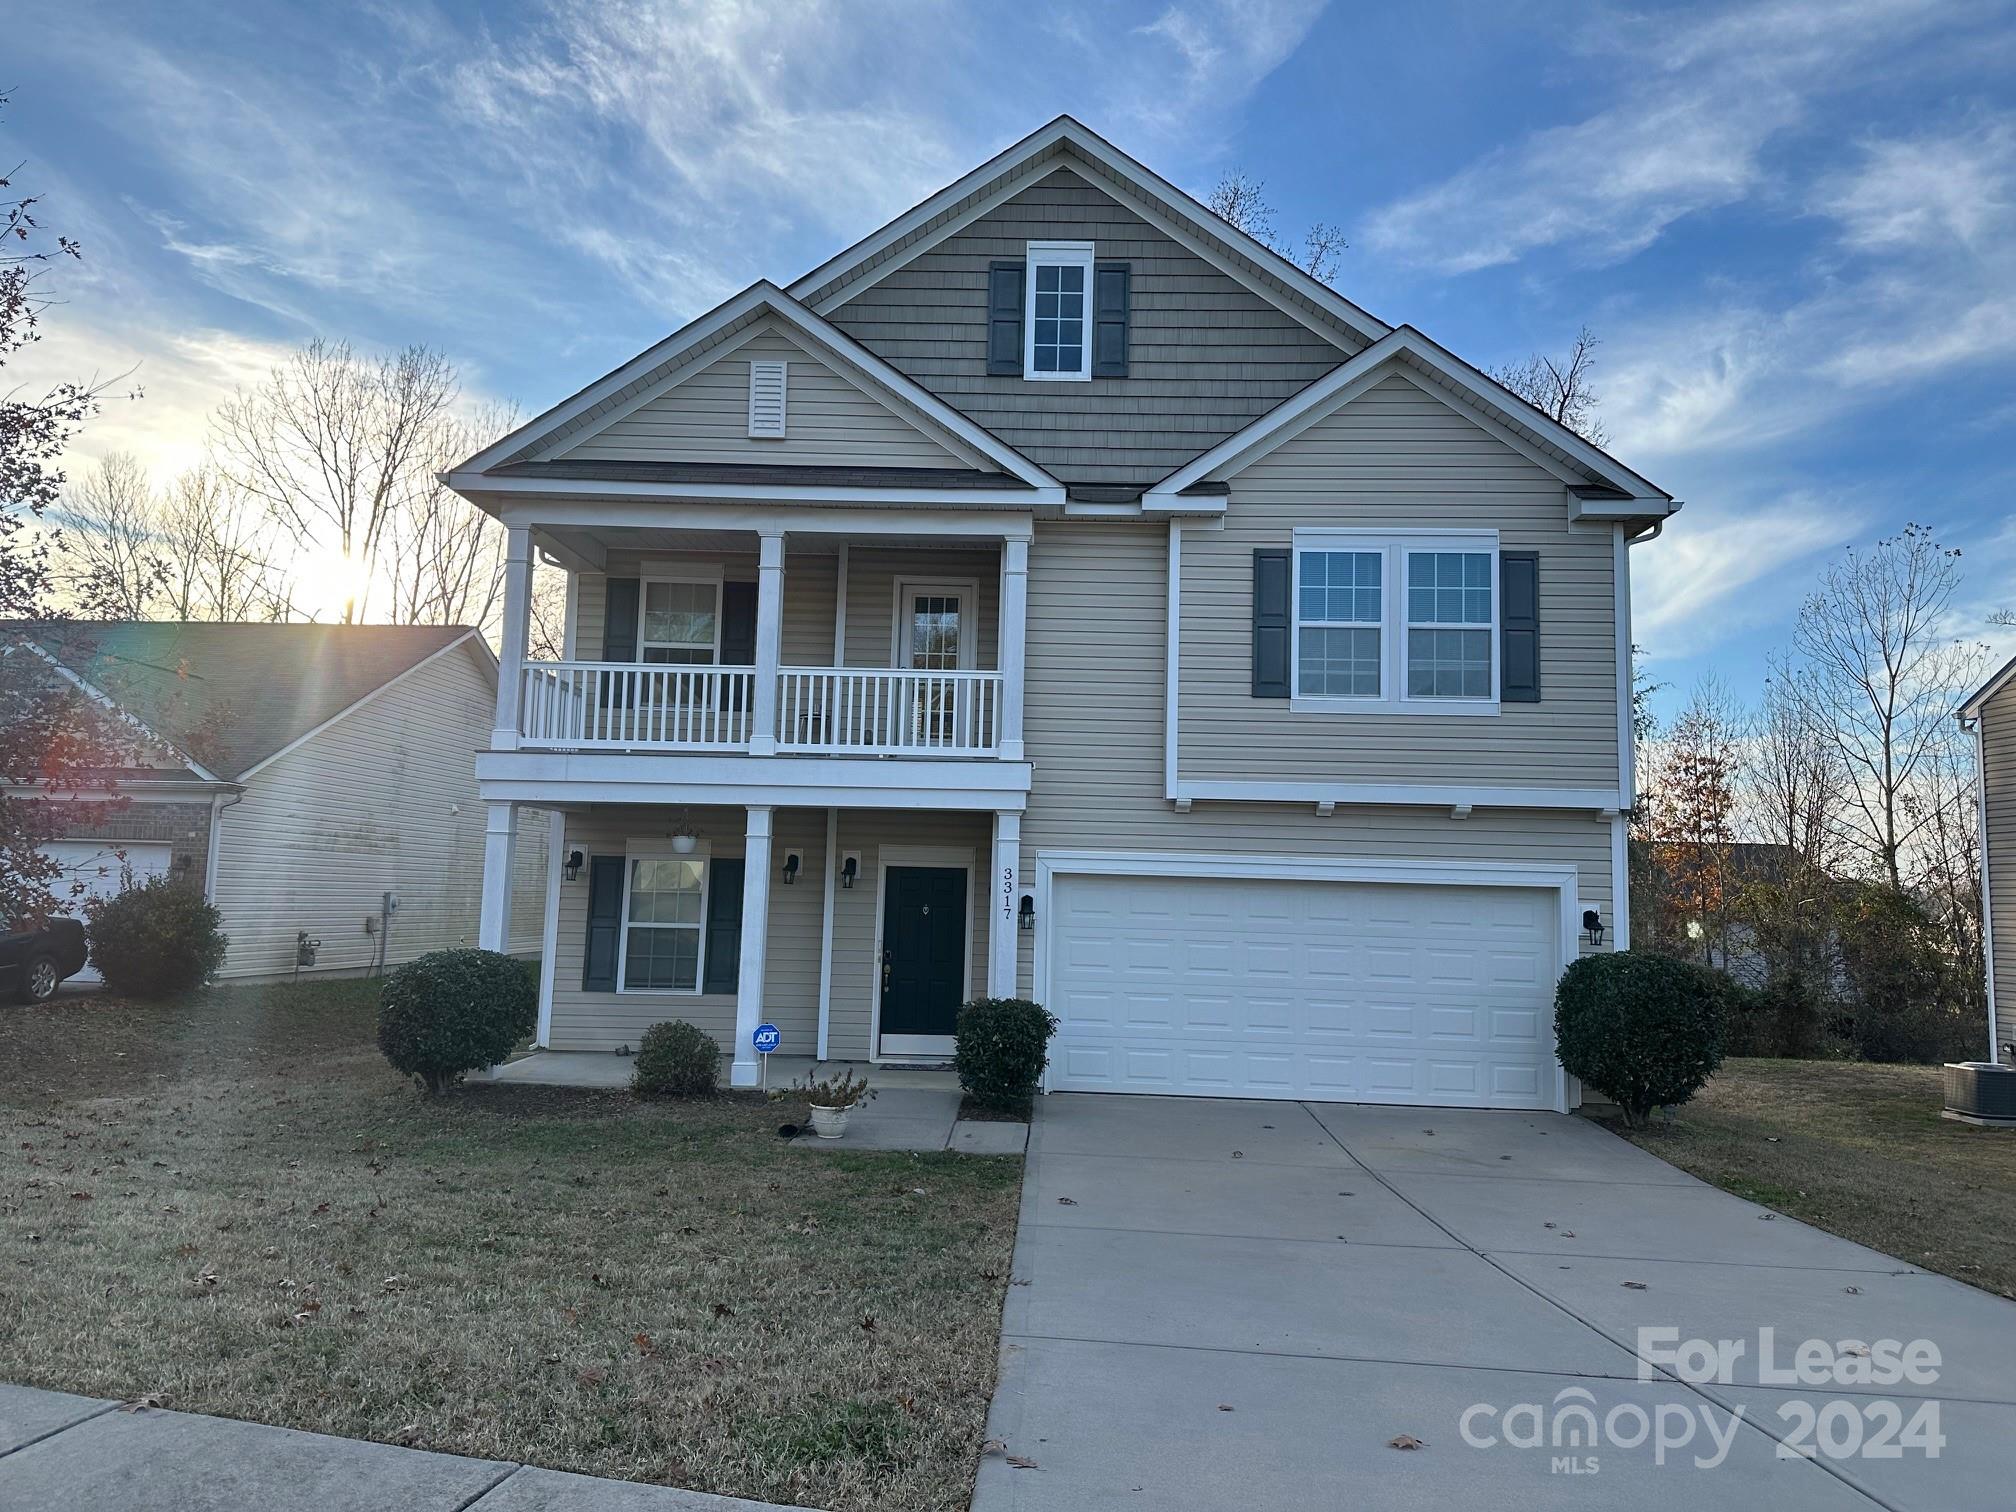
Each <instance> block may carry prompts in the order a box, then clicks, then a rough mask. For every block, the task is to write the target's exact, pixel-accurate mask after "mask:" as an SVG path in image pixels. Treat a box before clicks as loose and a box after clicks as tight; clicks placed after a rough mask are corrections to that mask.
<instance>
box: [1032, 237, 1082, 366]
mask: <svg viewBox="0 0 2016 1512" xmlns="http://www.w3.org/2000/svg"><path fill="white" fill-rule="evenodd" d="M1027 277H1028V280H1029V285H1028V288H1027V289H1026V290H1025V291H1024V297H1023V309H1024V310H1025V311H1026V312H1027V313H1026V315H1025V316H1024V326H1023V338H1022V373H1023V376H1024V377H1025V378H1054V379H1067V380H1068V379H1077V378H1088V379H1089V378H1090V377H1091V376H1092V243H1091V242H1030V243H1029V248H1028V274H1027Z"/></svg>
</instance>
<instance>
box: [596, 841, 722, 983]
mask: <svg viewBox="0 0 2016 1512" xmlns="http://www.w3.org/2000/svg"><path fill="white" fill-rule="evenodd" d="M706 918H707V859H706V857H705V856H700V855H695V856H681V855H675V854H674V853H672V852H671V851H669V850H668V851H663V852H660V851H638V850H633V851H631V853H630V855H629V857H628V870H627V871H626V873H625V875H624V878H623V942H622V944H623V948H622V954H621V958H620V962H619V967H618V975H617V979H616V990H617V991H618V992H698V991H699V990H700V969H701V962H700V957H701V953H702V952H701V946H702V943H703V937H704V934H705V927H704V926H705V922H706Z"/></svg>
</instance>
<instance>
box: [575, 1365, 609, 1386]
mask: <svg viewBox="0 0 2016 1512" xmlns="http://www.w3.org/2000/svg"><path fill="white" fill-rule="evenodd" d="M574 1379H575V1380H576V1381H579V1382H580V1383H581V1384H582V1385H583V1386H600V1385H601V1384H602V1383H603V1382H604V1381H606V1380H608V1379H609V1372H608V1371H606V1370H604V1369H603V1368H602V1367H601V1366H600V1365H590V1366H589V1367H588V1368H587V1369H586V1370H584V1371H582V1372H581V1374H579V1375H578V1376H576V1377H574Z"/></svg>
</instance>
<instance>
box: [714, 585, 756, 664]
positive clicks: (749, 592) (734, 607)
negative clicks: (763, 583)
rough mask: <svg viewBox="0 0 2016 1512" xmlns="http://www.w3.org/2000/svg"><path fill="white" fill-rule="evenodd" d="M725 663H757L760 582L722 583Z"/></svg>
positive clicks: (722, 652) (722, 641) (722, 638)
mask: <svg viewBox="0 0 2016 1512" xmlns="http://www.w3.org/2000/svg"><path fill="white" fill-rule="evenodd" d="M721 665H722V666H724V667H753V666H755V665H756V585H755V584H754V583H723V584H722V585H721Z"/></svg>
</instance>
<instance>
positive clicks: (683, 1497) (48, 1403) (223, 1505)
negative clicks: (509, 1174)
mask: <svg viewBox="0 0 2016 1512" xmlns="http://www.w3.org/2000/svg"><path fill="white" fill-rule="evenodd" d="M0 1507H4V1508H6V1509H7V1512H105V1509H107V1508H113V1507H116V1508H118V1509H120V1512H393V1509H396V1512H779V1509H777V1508H775V1507H773V1506H772V1505H771V1504H770V1503H768V1502H752V1501H742V1500H739V1499H737V1498H734V1497H727V1496H706V1495H702V1494H701V1493H699V1492H697V1491H675V1490H673V1489H671V1488H670V1487H667V1486H646V1485H640V1484H638V1483H636V1482H634V1481H615V1480H598V1479H596V1478H595V1477H593V1476H587V1475H566V1474H563V1473H561V1472H559V1471H556V1470H539V1469H534V1468H533V1467H531V1466H529V1465H514V1464H509V1463H506V1462H504V1461H501V1460H476V1459H463V1458H462V1457H461V1456H459V1455H453V1454H433V1453H429V1452H427V1451H424V1450H419V1449H399V1448H395V1447H393V1446H392V1445H390V1444H374V1443H369V1442H367V1441H365V1440H363V1439H344V1438H331V1437H330V1436H328V1435H327V1434H321V1433H300V1432H297V1431H296V1430H294V1429H292V1428H269V1427H266V1426H265V1425H263V1424H260V1423H240V1422H235V1421H233V1420H231V1419H229V1418H213V1417H199V1416H197V1415H195V1414H193V1413H186V1412H166V1411H162V1410H161V1409H159V1408H143V1409H141V1410H139V1411H135V1412H124V1411H121V1410H120V1407H119V1404H118V1403H117V1402H104V1401H98V1400H96V1399H94V1398H91V1397H81V1396H70V1395H68V1394H66V1393H64V1392H60V1391H35V1390H32V1389H30V1388H28V1387H25V1386H5V1385H0ZM785 1512H790V1509H785Z"/></svg>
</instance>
